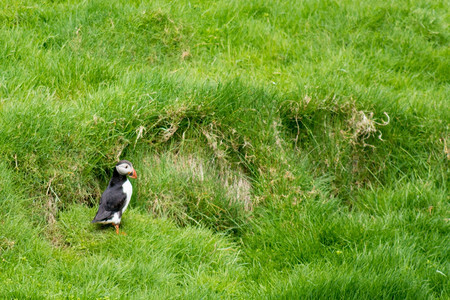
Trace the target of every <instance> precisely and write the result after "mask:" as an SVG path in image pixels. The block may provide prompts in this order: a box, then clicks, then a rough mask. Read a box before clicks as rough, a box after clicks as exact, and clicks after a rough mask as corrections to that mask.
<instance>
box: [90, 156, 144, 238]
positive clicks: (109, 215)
mask: <svg viewBox="0 0 450 300" xmlns="http://www.w3.org/2000/svg"><path fill="white" fill-rule="evenodd" d="M127 176H130V178H136V177H137V175H136V171H135V170H134V168H133V165H132V164H131V162H129V161H128V160H121V161H119V162H118V163H117V164H116V166H115V168H114V172H113V176H112V178H111V181H110V182H109V185H108V187H107V188H106V190H105V191H104V192H103V194H102V198H101V200H100V206H99V207H98V211H97V215H96V216H95V218H94V220H92V223H100V224H113V225H114V227H115V228H116V233H117V234H119V225H120V220H121V219H122V214H123V213H124V212H125V210H126V209H127V206H128V204H129V203H130V199H131V194H132V193H133V187H132V186H131V182H130V181H129V180H128V177H127Z"/></svg>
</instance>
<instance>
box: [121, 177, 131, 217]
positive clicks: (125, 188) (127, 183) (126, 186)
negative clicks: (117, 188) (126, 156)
mask: <svg viewBox="0 0 450 300" xmlns="http://www.w3.org/2000/svg"><path fill="white" fill-rule="evenodd" d="M122 191H123V192H124V193H125V195H127V199H125V205H124V207H123V209H122V213H124V212H125V210H126V209H127V206H128V204H129V203H130V199H131V195H132V194H133V186H132V185H131V182H130V181H129V180H128V179H127V181H125V183H124V184H123V185H122Z"/></svg>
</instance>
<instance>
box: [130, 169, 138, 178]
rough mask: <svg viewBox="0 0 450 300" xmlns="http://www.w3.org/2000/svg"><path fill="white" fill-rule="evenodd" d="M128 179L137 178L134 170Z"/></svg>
mask: <svg viewBox="0 0 450 300" xmlns="http://www.w3.org/2000/svg"><path fill="white" fill-rule="evenodd" d="M130 178H134V179H136V178H137V174H136V170H135V169H133V172H132V173H130Z"/></svg>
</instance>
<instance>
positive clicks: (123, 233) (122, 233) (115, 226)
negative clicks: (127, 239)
mask: <svg viewBox="0 0 450 300" xmlns="http://www.w3.org/2000/svg"><path fill="white" fill-rule="evenodd" d="M114 228H116V234H121V235H127V234H126V233H125V232H119V224H114Z"/></svg>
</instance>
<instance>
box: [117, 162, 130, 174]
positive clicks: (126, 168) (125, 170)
mask: <svg viewBox="0 0 450 300" xmlns="http://www.w3.org/2000/svg"><path fill="white" fill-rule="evenodd" d="M116 169H117V172H119V174H120V175H132V174H133V170H134V169H133V167H132V166H130V165H129V164H120V165H117V166H116Z"/></svg>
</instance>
